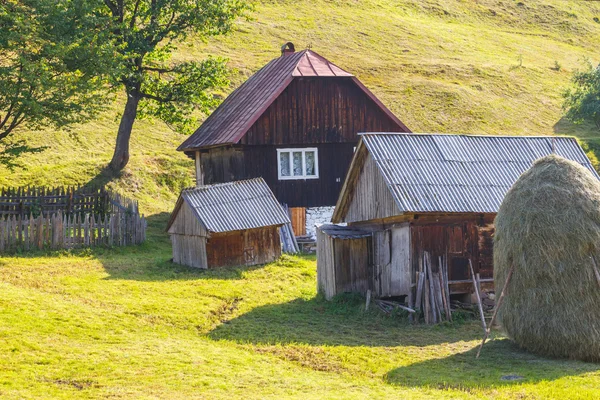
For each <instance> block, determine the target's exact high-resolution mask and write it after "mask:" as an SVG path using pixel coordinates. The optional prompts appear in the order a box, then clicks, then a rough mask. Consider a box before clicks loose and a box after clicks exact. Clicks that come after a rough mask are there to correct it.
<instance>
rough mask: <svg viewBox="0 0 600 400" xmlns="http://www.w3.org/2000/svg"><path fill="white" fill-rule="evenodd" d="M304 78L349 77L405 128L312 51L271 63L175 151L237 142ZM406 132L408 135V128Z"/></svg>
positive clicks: (223, 104) (231, 95)
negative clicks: (273, 104)
mask: <svg viewBox="0 0 600 400" xmlns="http://www.w3.org/2000/svg"><path fill="white" fill-rule="evenodd" d="M305 76H312V77H315V76H317V77H346V78H348V77H350V78H352V80H353V81H354V82H355V83H356V84H357V86H358V87H359V88H360V89H362V90H363V91H364V92H365V94H366V95H367V96H369V97H370V98H371V99H372V100H373V101H374V102H375V103H376V104H377V105H378V106H379V107H380V108H381V109H382V110H383V111H384V112H385V113H386V114H387V115H388V116H389V117H390V118H391V119H392V120H393V121H395V122H396V123H398V125H400V126H401V127H404V128H406V126H405V125H404V124H403V123H402V122H401V121H400V120H399V119H398V118H397V117H396V116H395V115H394V114H393V113H392V112H391V111H390V110H388V109H387V108H386V107H385V106H384V105H383V103H381V101H379V99H377V97H375V95H374V94H373V93H371V92H370V91H369V90H368V89H367V88H366V87H365V86H364V85H363V84H362V83H361V82H360V81H359V80H358V79H357V78H356V77H354V75H352V74H351V73H349V72H346V71H344V70H343V69H341V68H340V67H338V66H336V65H334V64H332V63H331V62H329V61H328V60H326V59H325V58H323V57H321V56H320V55H318V54H317V53H315V52H314V51H311V50H303V51H299V52H296V53H288V54H286V55H283V56H281V57H278V58H276V59H274V60H271V61H270V62H269V63H268V64H267V65H265V66H264V67H263V68H261V69H260V70H259V71H258V72H256V73H255V74H254V75H252V76H251V77H250V78H249V79H248V80H247V81H246V82H244V83H243V84H242V85H240V87H238V88H237V89H236V90H234V91H233V92H232V93H231V94H230V95H229V96H228V97H227V98H226V99H225V100H224V101H223V103H221V105H220V106H219V107H218V108H217V109H216V110H215V111H214V112H213V113H212V114H211V115H210V116H209V117H208V118H207V119H206V121H204V123H203V124H202V125H201V126H200V128H198V129H197V130H196V132H194V133H193V134H192V135H191V136H190V137H189V138H187V140H185V141H184V142H183V143H182V144H181V145H180V146H179V147H178V148H177V150H179V151H188V150H194V149H198V148H202V147H208V146H215V145H223V144H234V143H237V142H239V140H240V139H241V138H242V137H243V136H244V135H245V134H246V132H247V131H248V129H250V127H251V126H252V125H253V124H254V123H255V122H256V120H257V119H258V118H259V117H260V116H261V115H262V114H263V113H264V112H265V111H266V110H267V108H269V106H270V105H271V103H273V101H274V100H275V99H276V98H277V97H278V96H279V95H280V94H281V92H283V91H284V90H285V88H286V87H287V86H288V85H289V84H290V82H292V80H293V79H294V78H295V77H305ZM406 131H407V132H409V130H408V128H406Z"/></svg>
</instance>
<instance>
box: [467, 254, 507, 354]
mask: <svg viewBox="0 0 600 400" xmlns="http://www.w3.org/2000/svg"><path fill="white" fill-rule="evenodd" d="M514 270H515V265H514V264H513V265H512V266H511V267H510V270H509V271H508V275H507V276H506V282H504V286H503V287H502V292H500V297H499V298H498V302H497V303H496V307H495V309H494V314H493V315H492V320H491V321H490V326H489V327H488V328H487V329H486V331H485V335H484V336H483V340H482V341H481V345H479V350H477V356H476V357H475V358H479V355H480V354H481V349H483V345H484V344H485V341H486V340H487V338H488V336H490V333H491V332H492V326H494V322H496V315H498V310H499V309H500V306H501V305H502V300H503V299H504V295H505V294H506V288H507V287H508V284H509V282H510V278H512V275H513V271H514Z"/></svg>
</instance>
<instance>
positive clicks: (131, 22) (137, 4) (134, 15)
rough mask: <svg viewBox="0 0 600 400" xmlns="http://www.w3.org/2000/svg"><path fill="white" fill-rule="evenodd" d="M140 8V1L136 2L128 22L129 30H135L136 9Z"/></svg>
mask: <svg viewBox="0 0 600 400" xmlns="http://www.w3.org/2000/svg"><path fill="white" fill-rule="evenodd" d="M139 6H140V0H136V2H135V6H134V7H133V14H132V15H131V21H130V22H129V29H133V28H135V20H136V19H137V13H138V8H139Z"/></svg>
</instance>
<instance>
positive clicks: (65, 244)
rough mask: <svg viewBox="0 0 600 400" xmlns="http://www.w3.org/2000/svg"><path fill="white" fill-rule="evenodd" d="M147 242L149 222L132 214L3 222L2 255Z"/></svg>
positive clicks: (0, 223)
mask: <svg viewBox="0 0 600 400" xmlns="http://www.w3.org/2000/svg"><path fill="white" fill-rule="evenodd" d="M145 239H146V219H145V218H144V216H141V217H140V216H139V215H138V214H131V213H114V214H109V215H106V216H104V217H103V218H102V217H95V216H93V215H89V214H85V215H84V216H80V214H75V215H63V214H62V213H60V212H59V213H56V214H52V215H49V216H44V215H40V216H38V217H33V216H30V217H25V218H21V217H17V216H14V215H13V216H9V217H8V218H6V219H4V218H2V219H0V253H2V252H11V251H16V250H33V249H39V250H42V249H70V248H75V247H95V246H127V245H131V244H139V243H142V242H143V241H144V240H145Z"/></svg>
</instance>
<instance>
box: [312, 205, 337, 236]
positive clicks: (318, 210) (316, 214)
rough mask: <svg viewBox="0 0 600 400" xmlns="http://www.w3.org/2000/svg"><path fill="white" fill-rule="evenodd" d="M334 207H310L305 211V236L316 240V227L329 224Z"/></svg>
mask: <svg viewBox="0 0 600 400" xmlns="http://www.w3.org/2000/svg"><path fill="white" fill-rule="evenodd" d="M334 209H335V207H333V206H331V207H312V208H307V209H306V234H307V235H308V236H311V237H313V238H314V239H315V240H316V237H317V232H316V226H317V225H323V224H330V223H331V217H332V216H333V210H334Z"/></svg>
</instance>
